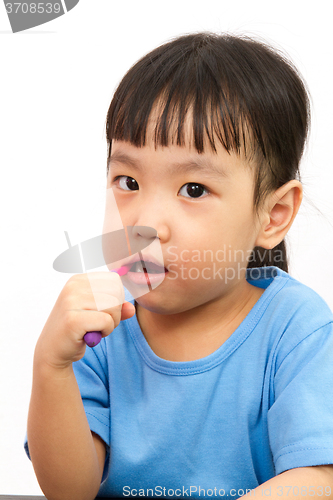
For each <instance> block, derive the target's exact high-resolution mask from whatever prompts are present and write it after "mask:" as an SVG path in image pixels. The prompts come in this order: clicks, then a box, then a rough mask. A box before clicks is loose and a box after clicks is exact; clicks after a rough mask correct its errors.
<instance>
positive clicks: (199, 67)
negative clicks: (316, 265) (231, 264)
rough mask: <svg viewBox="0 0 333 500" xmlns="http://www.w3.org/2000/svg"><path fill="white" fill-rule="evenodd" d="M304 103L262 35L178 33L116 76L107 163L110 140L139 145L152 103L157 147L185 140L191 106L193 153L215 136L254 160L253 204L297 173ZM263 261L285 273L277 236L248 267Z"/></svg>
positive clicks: (284, 63)
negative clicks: (155, 111)
mask: <svg viewBox="0 0 333 500" xmlns="http://www.w3.org/2000/svg"><path fill="white" fill-rule="evenodd" d="M309 102H310V101H309V97H308V91H307V89H306V85H305V83H304V82H303V79H302V77H301V75H300V74H299V72H298V70H297V69H296V68H295V67H294V65H293V64H292V62H291V61H289V60H288V59H287V58H286V57H285V56H284V55H283V54H281V53H280V52H279V51H277V50H276V49H273V48H272V47H270V46H269V45H267V44H266V43H265V42H262V41H258V40H255V39H253V38H250V37H248V36H245V35H242V36H235V35H230V34H222V35H218V34H215V33H193V34H189V35H182V36H180V37H178V38H176V39H174V40H172V41H170V42H167V43H165V44H163V45H161V46H159V47H157V48H156V49H155V50H153V51H151V52H150V53H149V54H147V55H146V56H144V57H143V58H141V59H140V60H139V61H138V62H137V63H136V64H135V65H134V66H132V68H131V69H130V70H129V71H128V72H127V73H126V75H125V76H124V78H123V79H122V81H121V82H120V84H119V86H118V88H117V89H116V92H115V94H114V96H113V99H112V101H111V104H110V107H109V110H108V114H107V123H106V136H107V142H108V146H109V150H108V164H109V158H110V155H111V145H112V140H113V139H115V140H125V141H129V142H131V143H132V144H133V145H135V146H138V147H142V146H144V145H145V143H146V132H147V127H148V121H149V118H150V116H151V112H152V109H153V107H154V106H155V105H156V104H159V106H158V117H157V121H156V127H155V132H154V141H155V146H156V147H157V146H158V145H161V146H167V145H168V144H169V143H170V142H171V143H176V144H177V145H180V146H182V145H184V144H185V137H184V122H185V118H186V116H187V113H189V112H190V113H192V128H193V142H194V146H195V148H196V150H197V151H198V152H199V153H202V152H203V151H204V144H208V145H209V147H210V148H211V149H212V150H213V151H214V152H215V151H216V148H215V144H216V142H215V141H216V140H218V141H220V143H221V144H222V145H223V146H224V148H225V149H226V151H227V152H229V153H230V152H235V153H237V154H238V155H240V154H241V153H243V154H245V157H247V158H248V159H249V160H254V166H255V190H254V198H253V207H254V210H255V211H258V209H259V207H260V206H261V204H262V203H263V201H264V199H265V197H266V195H267V194H269V193H271V192H272V191H275V190H276V189H278V188H279V187H281V186H283V185H284V184H285V183H287V182H288V181H290V180H292V179H298V180H300V172H299V163H300V159H301V157H302V154H303V150H304V145H305V141H306V138H307V135H308V130H309V123H310V104H309ZM155 109H156V106H155ZM270 265H274V266H277V267H280V268H281V269H283V270H284V271H286V272H288V261H287V252H286V245H285V241H284V240H283V241H281V243H280V244H279V245H277V246H276V247H275V248H274V249H272V250H270V251H267V250H266V249H264V248H261V247H255V248H254V249H253V252H252V255H251V257H250V259H249V262H248V268H252V267H262V266H270Z"/></svg>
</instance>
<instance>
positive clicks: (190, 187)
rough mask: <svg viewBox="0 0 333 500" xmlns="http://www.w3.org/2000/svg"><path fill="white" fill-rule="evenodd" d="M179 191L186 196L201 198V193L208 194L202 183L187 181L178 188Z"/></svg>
mask: <svg viewBox="0 0 333 500" xmlns="http://www.w3.org/2000/svg"><path fill="white" fill-rule="evenodd" d="M179 193H180V194H181V195H182V196H185V197H186V198H202V194H204V193H205V194H208V190H207V189H206V188H205V186H203V185H202V184H197V183H196V182H188V183H187V184H184V186H182V187H181V188H180V190H179Z"/></svg>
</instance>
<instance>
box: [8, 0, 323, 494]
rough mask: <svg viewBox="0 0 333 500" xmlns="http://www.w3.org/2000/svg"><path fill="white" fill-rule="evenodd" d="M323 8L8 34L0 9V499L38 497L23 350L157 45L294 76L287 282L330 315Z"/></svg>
mask: <svg viewBox="0 0 333 500" xmlns="http://www.w3.org/2000/svg"><path fill="white" fill-rule="evenodd" d="M328 9H330V2H327V0H319V1H317V2H303V1H301V0H279V1H278V2H272V1H268V0H250V1H249V0H233V1H228V2H226V1H224V0H219V1H213V0H205V1H202V0H200V1H194V0H191V1H189V0H183V1H182V0H177V1H175V0H169V1H167V2H158V1H156V0H153V1H145V0H141V1H139V0H135V1H133V0H127V1H126V2H122V1H119V0H118V1H113V0H98V1H95V0H80V2H79V4H78V5H77V6H76V7H75V8H74V9H73V10H72V11H70V12H69V13H68V14H66V15H64V16H62V17H60V18H58V19H56V20H54V21H52V22H50V23H48V24H45V25H43V26H40V27H36V28H34V29H31V30H28V31H26V32H22V33H17V34H12V33H11V30H10V25H9V21H8V18H7V16H6V12H5V7H4V5H3V4H2V2H1V4H0V54H1V77H0V165H1V182H0V208H1V212H0V220H1V226H0V227H1V233H0V234H1V246H0V252H1V287H0V293H1V296H0V304H1V317H0V321H1V323H0V325H1V332H0V334H1V338H0V370H1V373H0V381H1V392H0V405H1V406H0V494H25V495H33V494H41V490H40V489H39V486H38V483H37V481H36V479H35V476H34V472H33V468H32V466H31V463H30V461H29V460H28V459H27V457H26V456H25V453H24V451H23V440H24V436H25V428H26V418H27V412H28V404H29V397H30V389H31V373H32V358H33V350H34V345H35V343H36V341H37V338H38V336H39V334H40V332H41V330H42V328H43V325H44V323H45V321H46V319H47V317H48V315H49V313H50V311H51V309H52V307H53V305H54V303H55V300H56V298H57V296H58V294H59V292H60V290H61V288H62V286H63V285H64V283H65V282H66V281H67V279H68V277H69V276H68V275H63V274H61V273H57V272H56V271H54V270H53V268H52V263H53V260H54V259H55V257H56V256H57V255H58V254H59V253H61V252H62V251H64V250H65V249H66V246H67V244H66V239H65V235H64V231H68V232H69V236H70V238H71V241H72V244H75V243H78V242H79V241H82V240H83V239H85V238H89V237H92V236H95V235H97V234H99V233H97V232H96V227H99V225H100V226H101V224H102V217H103V203H102V200H103V196H104V187H105V168H106V141H105V117H106V113H107V109H108V106H109V103H110V99H111V96H112V94H113V92H114V90H115V87H116V85H117V83H118V82H119V81H120V79H121V78H122V76H123V75H124V73H125V72H126V71H127V70H128V68H129V67H130V66H131V65H132V64H133V63H134V62H135V61H136V60H137V59H138V58H140V57H141V56H142V55H144V54H145V53H146V52H148V51H149V50H151V49H153V48H154V47H155V46H157V45H159V44H160V43H162V42H164V41H166V40H168V39H170V38H171V37H173V36H176V35H179V34H183V33H188V32H193V31H203V30H210V31H219V32H220V31H231V32H233V33H236V34H237V33H238V34H241V33H246V34H250V35H251V34H252V35H259V36H261V37H263V38H265V39H266V40H267V41H269V42H271V43H273V44H274V45H275V46H277V47H278V48H282V49H283V50H284V51H285V52H287V53H288V54H289V56H290V57H291V58H292V60H293V61H294V62H295V63H296V65H297V66H298V67H299V69H300V71H301V72H302V74H303V75H304V77H305V79H306V81H307V83H308V86H309V89H310V92H311V95H312V102H313V123H312V133H311V137H310V141H309V145H308V148H307V151H306V155H305V157H304V160H303V163H302V173H303V175H302V179H303V185H304V191H305V199H304V201H303V205H302V208H301V211H300V213H299V215H298V217H297V219H296V221H295V223H294V225H293V227H292V229H291V231H290V233H289V235H290V237H289V247H291V251H290V252H289V253H290V255H291V266H290V274H291V275H292V276H294V277H295V278H296V279H298V280H300V281H302V282H303V283H305V284H307V285H309V286H311V287H312V288H313V289H314V290H316V291H317V292H318V293H319V294H320V295H321V296H322V297H323V298H324V299H325V300H326V301H327V303H328V304H329V305H330V307H331V308H332V309H333V287H332V278H333V268H332V259H331V255H332V248H333V202H332V186H333V162H332V151H331V149H332V111H333V109H332V107H333V106H332V76H333V74H332V60H333V47H332V38H331V35H330V33H331V12H329V11H328ZM313 204H314V205H315V207H316V208H314V207H313ZM317 209H319V210H320V211H321V212H322V214H320V213H319V212H318V210H317ZM91 228H94V229H91Z"/></svg>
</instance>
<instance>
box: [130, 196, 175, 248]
mask: <svg viewBox="0 0 333 500" xmlns="http://www.w3.org/2000/svg"><path fill="white" fill-rule="evenodd" d="M170 208H171V206H170V205H168V200H164V199H163V197H162V196H156V193H155V196H151V197H149V198H148V197H146V198H145V200H142V201H141V203H140V204H139V205H138V206H137V207H136V210H137V213H136V216H135V218H134V220H133V219H132V220H133V222H134V224H135V225H133V226H132V233H131V234H132V236H133V238H135V239H140V238H146V239H149V240H150V242H151V243H152V241H153V240H154V239H158V240H159V241H160V243H166V242H167V241H168V240H169V239H170V236H171V234H170V229H171V228H170V219H171V218H172V215H171V213H170Z"/></svg>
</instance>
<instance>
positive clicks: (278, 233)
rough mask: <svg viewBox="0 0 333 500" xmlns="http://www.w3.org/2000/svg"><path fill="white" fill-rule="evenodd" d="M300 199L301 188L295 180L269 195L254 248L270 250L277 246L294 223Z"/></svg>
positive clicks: (301, 195)
mask: <svg viewBox="0 0 333 500" xmlns="http://www.w3.org/2000/svg"><path fill="white" fill-rule="evenodd" d="M302 199H303V187H302V184H301V183H300V182H299V181H297V180H292V181H289V182H287V183H286V184H284V185H283V186H281V187H280V188H279V189H277V190H276V191H275V192H274V193H272V194H271V195H269V196H268V198H267V200H266V204H265V209H263V213H262V214H261V224H260V229H259V232H258V236H257V240H256V243H255V246H259V247H263V248H267V249H271V248H274V247H275V246H276V245H278V244H279V243H280V242H281V241H282V240H283V238H284V237H285V235H286V234H287V232H288V231H289V229H290V227H291V225H292V223H293V222H294V219H295V217H296V215H297V212H298V210H299V207H300V206H301V203H302Z"/></svg>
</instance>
